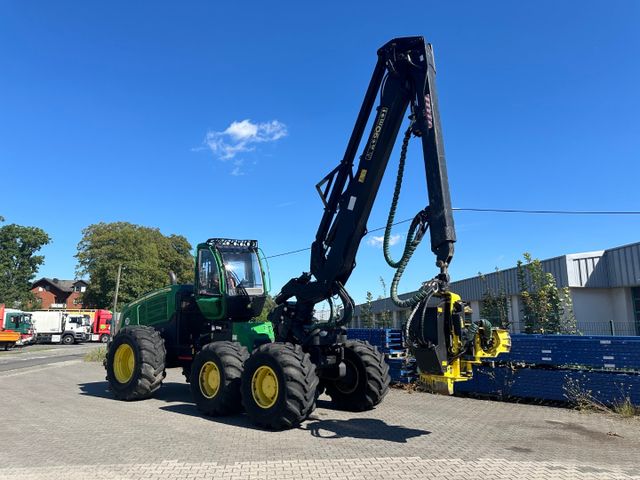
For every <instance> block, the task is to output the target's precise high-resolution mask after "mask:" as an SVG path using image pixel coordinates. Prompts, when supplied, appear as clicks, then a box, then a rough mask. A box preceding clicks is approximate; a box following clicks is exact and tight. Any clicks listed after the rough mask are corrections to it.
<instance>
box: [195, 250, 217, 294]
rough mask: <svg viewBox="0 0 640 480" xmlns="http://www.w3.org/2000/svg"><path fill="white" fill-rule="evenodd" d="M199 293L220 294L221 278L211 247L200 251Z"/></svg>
mask: <svg viewBox="0 0 640 480" xmlns="http://www.w3.org/2000/svg"><path fill="white" fill-rule="evenodd" d="M198 275H199V278H198V293H199V294H200V295H219V294H220V278H219V276H218V267H217V265H216V260H215V257H214V256H213V253H211V251H210V250H209V249H202V250H200V251H199V252H198Z"/></svg>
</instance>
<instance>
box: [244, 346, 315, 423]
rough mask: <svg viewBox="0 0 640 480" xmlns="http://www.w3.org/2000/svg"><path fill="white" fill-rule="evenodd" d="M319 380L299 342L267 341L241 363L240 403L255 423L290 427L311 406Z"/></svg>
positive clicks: (305, 415) (311, 407)
mask: <svg viewBox="0 0 640 480" xmlns="http://www.w3.org/2000/svg"><path fill="white" fill-rule="evenodd" d="M318 383H319V380H318V376H317V374H316V370H315V365H314V364H313V363H312V362H311V357H310V356H309V354H308V353H305V352H304V351H303V350H302V347H301V346H300V345H292V344H290V343H268V344H265V345H261V346H260V347H258V348H257V349H256V350H255V351H254V352H253V353H252V354H251V357H249V359H248V360H247V361H246V362H245V364H244V372H243V373H242V387H241V388H242V403H243V405H244V408H245V410H246V412H247V415H248V416H249V418H251V420H252V421H253V422H254V423H255V424H257V425H260V426H262V427H267V428H270V429H274V430H282V429H285V428H292V427H295V426H297V425H299V424H300V423H301V422H302V421H304V420H305V419H306V418H307V417H308V416H309V414H310V413H311V412H312V411H313V410H314V408H315V404H316V390H317V389H318Z"/></svg>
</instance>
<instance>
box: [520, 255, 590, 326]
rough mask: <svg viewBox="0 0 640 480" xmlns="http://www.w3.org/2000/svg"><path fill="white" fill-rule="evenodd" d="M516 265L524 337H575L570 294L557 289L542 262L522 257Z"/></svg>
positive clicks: (526, 256) (564, 289)
mask: <svg viewBox="0 0 640 480" xmlns="http://www.w3.org/2000/svg"><path fill="white" fill-rule="evenodd" d="M523 256H524V260H525V261H524V262H522V261H521V260H519V261H518V267H517V275H518V284H519V286H520V297H521V299H522V317H523V320H524V324H525V332H526V333H565V334H575V333H578V328H577V322H576V318H575V315H574V314H573V305H572V302H571V293H570V292H569V289H568V288H558V287H557V285H556V281H555V279H554V278H553V275H552V274H550V273H546V272H545V271H544V270H543V269H542V262H540V260H538V259H534V258H532V257H531V254H529V253H525V254H524V255H523Z"/></svg>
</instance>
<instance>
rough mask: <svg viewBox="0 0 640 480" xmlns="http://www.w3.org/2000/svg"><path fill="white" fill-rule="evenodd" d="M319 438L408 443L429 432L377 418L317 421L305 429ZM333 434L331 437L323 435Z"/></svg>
mask: <svg viewBox="0 0 640 480" xmlns="http://www.w3.org/2000/svg"><path fill="white" fill-rule="evenodd" d="M302 428H304V429H305V430H309V431H310V432H311V435H312V436H314V437H317V438H345V437H348V438H362V439H367V440H385V441H387V442H397V443H407V440H408V439H410V438H413V437H420V436H422V435H429V434H430V433H431V432H429V431H427V430H418V429H416V428H406V427H403V426H401V425H389V424H387V423H385V422H384V421H382V420H379V419H377V418H351V419H349V420H316V421H312V422H308V423H306V424H305V425H303V427H302ZM322 430H324V431H325V432H331V433H329V435H327V434H323V432H322Z"/></svg>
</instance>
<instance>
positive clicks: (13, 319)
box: [4, 308, 36, 345]
mask: <svg viewBox="0 0 640 480" xmlns="http://www.w3.org/2000/svg"><path fill="white" fill-rule="evenodd" d="M4 325H5V328H8V329H11V330H13V331H14V332H18V333H19V334H20V339H19V340H18V341H17V342H16V345H29V344H31V343H35V340H36V337H35V331H34V329H33V321H32V320H31V313H29V312H24V311H22V310H17V309H15V308H5V309H4Z"/></svg>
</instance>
